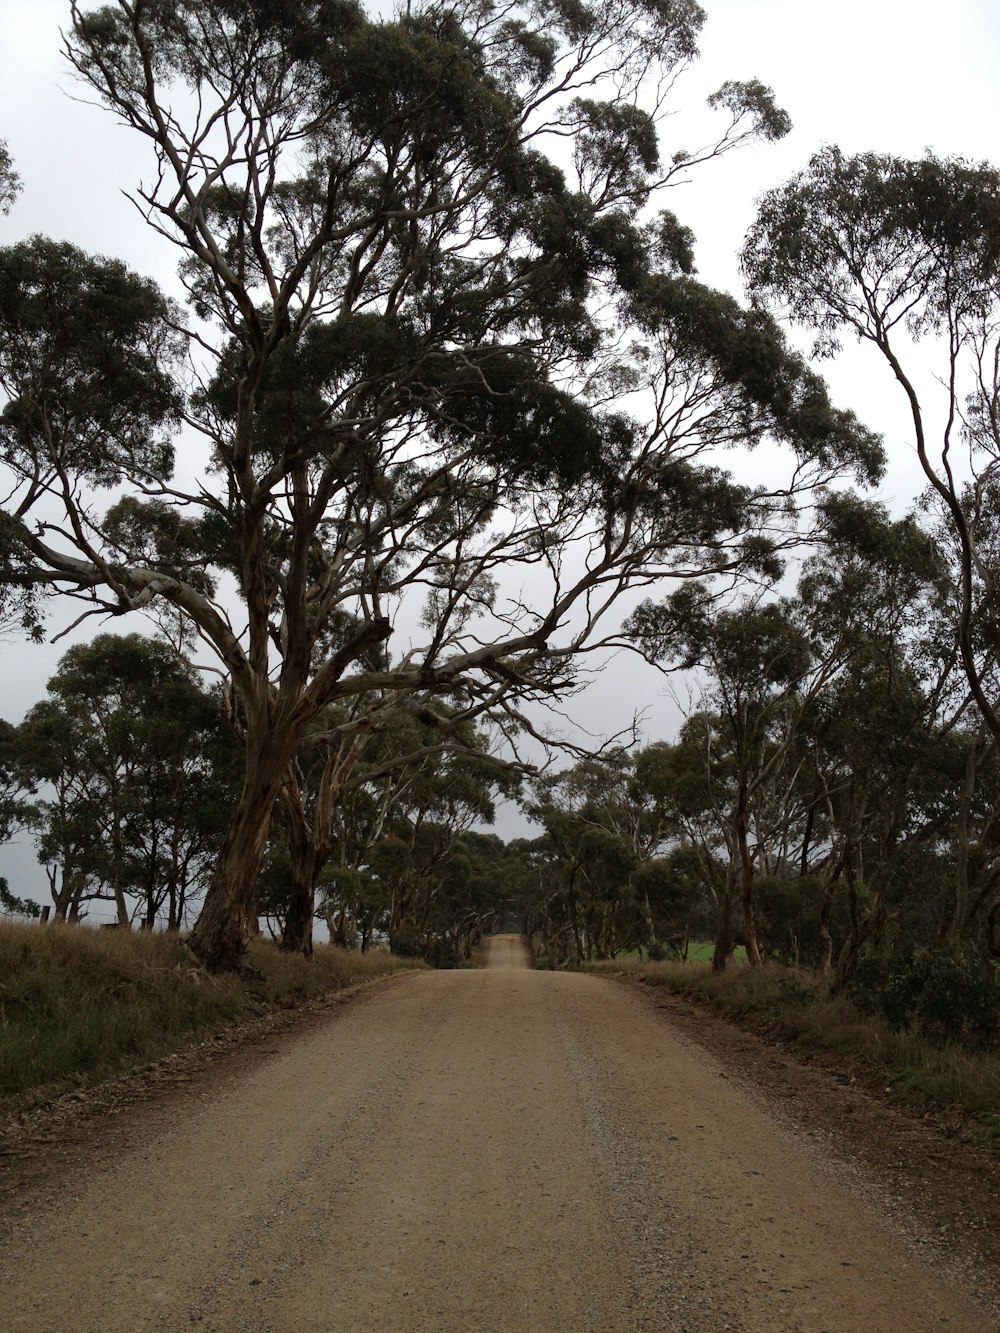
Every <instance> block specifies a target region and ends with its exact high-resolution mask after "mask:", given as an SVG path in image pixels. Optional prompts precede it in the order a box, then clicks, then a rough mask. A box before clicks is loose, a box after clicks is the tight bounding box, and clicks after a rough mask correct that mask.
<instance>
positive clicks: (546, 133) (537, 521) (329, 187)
mask: <svg viewBox="0 0 1000 1333" xmlns="http://www.w3.org/2000/svg"><path fill="white" fill-rule="evenodd" d="M71 12H72V26H71V28H70V31H69V33H68V36H67V41H66V49H67V55H68V57H69V59H70V61H71V62H72V64H73V66H74V67H75V69H76V71H77V73H78V74H79V76H80V78H81V79H82V81H83V83H84V85H85V86H87V87H89V89H90V90H91V91H92V92H93V93H95V94H96V95H97V97H98V98H99V99H100V100H101V101H102V102H103V103H104V104H106V105H107V106H108V107H109V108H110V109H111V111H112V112H113V113H114V114H115V115H117V116H118V117H119V119H120V120H122V121H123V122H124V123H125V124H126V125H127V126H129V127H130V128H131V129H132V130H134V131H135V132H136V133H137V134H139V135H141V136H143V137H144V138H145V139H146V140H147V141H148V144H149V150H150V171H149V175H148V178H147V179H146V181H145V183H144V184H143V185H141V186H139V187H138V188H137V190H136V192H135V196H134V198H135V202H136V203H137V205H138V206H139V208H140V209H141V210H142V211H143V212H144V214H145V216H146V218H147V220H148V222H149V224H150V226H151V227H152V228H153V229H155V230H156V231H157V232H159V233H161V234H162V235H163V236H165V237H167V238H168V239H169V240H170V241H171V242H173V243H174V244H175V245H176V246H177V248H178V253H179V257H180V272H181V276H182V280H183V283H184V288H185V292H186V297H185V301H186V308H185V309H183V310H182V309H180V308H178V307H176V306H175V305H173V304H171V303H170V302H168V301H166V300H165V299H164V298H163V296H162V295H160V293H159V292H157V291H156V290H155V289H154V288H153V287H152V285H151V284H149V283H148V282H146V281H144V280H143V279H141V278H139V277H137V276H136V275H134V274H131V273H129V272H127V271H126V270H125V269H124V267H123V266H122V265H120V264H118V263H116V262H115V261H113V260H106V259H92V258H90V257H88V256H86V255H83V254H81V253H80V252H78V251H75V250H73V249H72V248H71V247H69V246H66V245H56V244H53V243H51V242H47V241H43V240H37V239H36V240H34V241H31V242H26V243H25V244H23V245H21V246H15V247H13V248H12V249H11V250H8V251H6V252H4V253H3V254H0V312H2V314H0V388H2V390H3V392H4V394H5V395H6V399H7V405H6V407H5V408H4V412H3V418H2V425H0V448H2V454H3V459H4V461H5V464H6V466H7V468H8V469H9V471H10V473H11V481H10V485H9V486H8V491H9V493H10V495H11V499H10V502H9V505H8V510H9V514H10V520H9V521H10V522H11V523H12V524H13V532H14V535H15V538H16V540H13V541H12V542H11V543H10V547H11V549H10V554H9V556H8V559H7V566H8V568H7V570H6V573H7V575H8V576H9V577H18V578H20V579H22V580H23V581H27V582H30V581H31V580H40V581H43V582H48V583H50V584H54V585H55V586H57V587H60V588H62V589H64V590H69V591H71V592H72V593H74V594H75V595H77V596H82V597H83V598H84V599H85V600H86V601H87V602H88V604H89V605H88V608H87V609H88V610H92V611H95V612H98V613H102V614H104V613H111V614H120V613H125V612H130V611H134V610H141V609H154V610H155V609H156V608H157V607H164V608H166V609H168V610H170V611H171V613H172V614H176V613H180V615H181V617H182V618H183V619H184V620H185V621H186V622H187V624H188V625H189V626H192V627H193V628H194V630H195V631H196V633H197V635H198V636H199V638H200V639H201V641H202V643H203V644H204V645H205V646H206V647H207V648H208V649H210V650H211V651H212V652H213V653H214V654H215V656H216V657H217V659H218V661H219V663H221V666H222V669H223V671H224V673H225V675H226V676H227V678H228V681H229V691H230V698H231V707H232V714H233V719H234V722H235V724H236V725H237V726H238V728H239V730H240V731H241V733H242V735H243V738H244V742H245V751H246V771H245V782H244V786H243V791H242V794H241V796H240V798H239V801H238V803H237V805H236V808H235V810H234V814H233V818H232V821H231V824H230V828H229V831H228V834H227V836H226V838H225V840H224V843H223V846H222V849H221V853H220V857H219V861H218V866H217V869H216V874H215V878H214V881H213V884H212V887H211V889H210V891H209V893H208V895H207V897H206V900H205V905H204V909H203V911H202V914H201V917H200V919H199V921H198V923H197V925H196V928H195V930H194V933H193V935H192V941H191V942H192V946H193V947H194V949H195V950H196V951H197V952H198V954H199V955H200V956H201V957H202V958H203V959H204V960H205V961H206V962H207V963H208V964H209V965H211V966H213V967H231V966H235V965H237V964H238V962H239V960H240V957H241V955H242V950H243V944H244V936H245V932H246V929H247V926H248V918H249V914H250V913H251V911H252V904H253V892H254V882H255V879H256V875H257V870H258V867H259V864H260V859H261V856H262V854H263V849H264V846H265V843H266V839H267V833H268V826H269V823H270V819H271V814H272V810H273V807H274V804H275V800H276V798H277V797H278V795H279V792H280V789H281V786H282V783H283V782H284V781H285V777H286V774H287V773H288V771H289V765H290V763H291V762H292V761H293V760H294V758H295V756H296V754H297V753H298V752H299V751H300V750H301V749H302V747H303V746H305V745H314V744H318V743H323V742H322V741H321V740H319V739H318V737H317V734H316V731H315V728H313V729H312V730H310V724H311V723H312V722H313V721H314V720H315V719H316V718H318V717H319V716H320V715H321V714H322V713H323V711H324V710H325V709H327V708H328V707H329V706H330V705H331V704H336V703H338V702H343V701H345V700H348V701H355V700H358V699H363V700H365V704H364V707H363V708H352V709H349V710H348V712H347V715H346V716H345V717H344V718H343V720H342V722H341V723H340V724H339V734H337V735H332V736H330V737H328V743H329V745H330V746H331V748H332V749H333V748H335V749H337V752H338V753H340V752H341V751H340V749H339V745H340V740H341V739H342V738H343V737H347V738H348V739H349V738H350V737H353V736H355V735H357V736H362V735H364V734H365V733H366V732H368V731H370V730H378V729H379V728H382V727H384V726H386V725H387V724H388V720H389V718H390V717H391V716H392V715H393V714H398V713H400V712H406V711H412V712H416V713H418V714H419V715H420V716H421V717H425V716H429V714H427V712H426V710H425V704H426V703H427V700H428V699H429V698H432V697H434V696H439V697H441V698H443V699H444V700H446V702H447V705H448V706H447V708H445V709H439V710H437V711H436V712H435V713H434V717H435V718H436V719H437V722H436V725H437V726H438V727H439V729H440V731H441V733H442V735H443V736H447V734H448V731H449V727H451V726H452V725H454V726H455V727H459V726H464V725H466V724H467V723H469V722H470V721H473V720H476V719H485V718H492V719H493V720H494V721H495V722H496V723H497V724H498V725H499V726H501V728H503V727H504V726H509V727H510V728H516V727H522V726H524V725H525V722H524V712H523V705H524V702H525V701H526V700H539V699H542V700H545V699H551V698H553V697H556V696H558V695H560V694H561V693H563V692H564V691H565V690H567V689H568V688H569V687H571V685H572V683H573V678H574V666H573V663H574V659H575V657H576V655H577V654H578V653H579V652H580V651H581V650H582V649H584V648H586V647H594V646H595V645H598V644H599V643H600V642H601V640H602V638H603V637H604V636H605V635H606V634H609V633H611V632H612V631H613V628H614V625H613V619H612V618H611V615H610V613H611V610H612V607H613V604H614V602H615V600H616V598H617V597H618V596H619V595H620V594H621V593H622V592H623V590H625V589H628V588H629V587H631V586H634V585H636V584H643V583H645V582H647V581H648V580H650V579H654V578H660V577H662V576H667V575H676V576H691V575H699V574H705V573H717V572H731V573H738V572H739V571H741V570H742V569H744V568H746V567H748V566H756V565H760V564H761V563H762V562H764V563H769V564H771V563H773V558H774V553H775V550H776V548H778V547H780V546H781V545H782V543H783V542H785V541H787V540H789V529H790V525H791V524H792V516H791V512H790V511H791V508H792V506H791V504H790V499H789V497H790V495H792V494H794V493H795V492H797V491H806V492H808V491H810V490H811V489H812V488H815V487H816V486H819V485H822V484H823V483H824V482H826V481H827V480H829V479H830V478H831V477H832V476H834V475H836V474H838V473H839V472H841V471H842V470H843V469H844V468H848V469H851V470H853V471H855V472H856V473H857V474H858V475H859V476H861V477H863V478H865V479H868V478H870V477H871V476H872V475H873V474H874V473H875V472H876V471H877V469H878V466H879V460H880V451H879V446H878V442H877V441H876V440H875V439H874V438H873V437H872V436H871V435H870V434H868V433H867V432H865V431H864V430H862V429H861V428H860V427H859V426H858V424H857V423H856V422H855V421H854V420H853V418H852V417H850V415H849V414H845V413H842V412H837V411H834V410H833V409H832V408H831V406H830V404H829V402H828V400H827V397H826V393H825V390H824V389H823V386H822V383H821V381H820V380H819V379H818V378H817V377H816V376H815V375H814V374H813V373H812V372H810V371H809V369H808V368H807V367H806V366H805V364H804V363H803V362H802V361H801V360H800V359H799V358H798V357H796V356H795V355H793V354H792V353H791V352H790V351H789V350H788V348H787V347H786V344H785V342H784V340H783V338H782V336H781V335H780V333H779V332H778V331H777V329H776V327H775V326H774V325H773V323H772V322H771V321H770V319H769V318H767V317H765V316H763V315H760V314H757V313H747V312H745V311H744V310H743V309H741V308H740V307H739V306H738V304H737V303H736V302H734V301H732V300H730V299H729V298H726V297H722V296H720V295H719V294H717V293H715V292H712V291H710V290H709V289H707V288H705V287H704V286H703V285H701V284H699V283H698V282H697V281H695V279H694V278H693V277H692V276H691V270H692V260H691V248H690V240H691V238H690V236H689V234H688V233H687V232H686V230H685V229H684V228H683V227H682V226H681V225H680V223H679V222H678V221H677V219H676V218H675V217H674V216H673V215H672V214H670V213H668V212H662V211H657V209H658V207H659V206H660V205H659V203H658V198H659V196H660V194H661V193H662V191H663V189H664V188H665V187H666V186H667V185H668V184H669V183H670V182H671V181H672V180H674V179H676V178H677V177H678V176H679V175H682V174H686V173H687V172H689V171H690V169H691V168H692V167H693V166H694V165H696V164H697V163H698V162H699V161H703V160H705V159H706V158H709V157H712V156H715V155H717V154H719V153H721V152H725V151H727V150H728V149H730V148H732V147H734V146H736V145H737V144H739V143H740V142H741V141H743V140H744V139H747V138H749V137H752V136H763V137H764V138H774V137H776V136H778V135H780V134H781V133H783V132H784V130H785V129H786V128H787V118H786V117H785V116H784V115H783V113H782V112H780V111H779V110H778V109H777V108H776V107H775V106H774V103H773V101H772V99H771V97H770V94H769V92H768V90H766V89H765V88H763V87H762V86H761V85H760V84H757V83H749V84H735V83H727V84H724V85H723V86H722V88H721V89H720V90H719V92H718V93H717V94H716V95H715V97H714V98H713V99H712V103H713V105H714V106H715V107H716V109H717V111H718V113H719V115H720V117H721V121H720V126H721V128H720V131H719V134H718V137H717V139H716V140H715V142H713V143H712V144H710V145H709V146H707V147H706V148H705V149H703V150H700V151H695V152H686V151H683V150H680V149H677V151H675V152H673V153H672V154H671V153H667V154H666V157H664V154H663V145H662V144H661V129H662V126H663V124H664V117H665V114H666V112H667V110H668V107H667V102H666V96H667V93H668V92H669V91H670V89H671V88H672V87H673V82H674V79H673V76H674V75H675V74H676V73H677V72H678V70H679V69H681V68H682V67H683V66H684V65H685V64H686V63H687V62H688V61H690V60H691V59H692V58H693V57H694V55H695V53H696V38H697V34H698V30H699V27H700V25H701V23H702V20H703V17H704V15H703V12H702V10H701V9H700V7H699V6H698V5H697V4H695V3H693V0H614V3H611V4H605V3H601V4H597V3H593V4H591V3H581V2H577V0H574V3H566V0H541V2H540V3H537V4H533V5H527V4H524V5H522V4H517V3H515V4H503V5H496V4H492V3H490V2H489V0H485V2H483V0H474V2H473V0H459V2H458V3H453V4H444V3H433V0H425V2H423V3H419V2H418V3H412V4H411V3H407V4H406V5H405V6H402V7H401V8H400V10H399V11H398V12H397V14H396V15H395V17H393V18H391V19H381V18H375V17H372V16H370V15H369V14H368V13H366V12H365V10H364V9H363V8H362V7H361V6H360V5H359V4H357V3H355V2H354V0H214V2H213V3H211V4H204V3H202V2H201V0H197V2H196V0H118V3H115V4H110V5H106V6H104V7H103V8H100V9H88V8H87V7H86V6H85V5H84V4H81V3H76V2H75V0H74V3H72V4H71ZM676 147H677V146H676V145H675V148H676ZM182 371H183V372H184V374H185V375H186V376H187V377H188V379H187V382H185V381H184V376H183V375H182ZM764 438H772V439H777V440H781V441H784V442H785V443H787V445H788V446H789V447H790V453H791V459H792V473H791V479H789V478H788V477H782V478H780V479H777V478H776V479H775V482H774V484H773V486H767V485H761V486H748V485H742V484H738V483H737V482H736V481H735V480H733V479H732V478H731V477H729V476H728V475H727V474H726V473H725V472H723V471H722V470H720V468H719V466H718V451H719V450H720V449H722V448H729V447H733V446H737V445H738V446H753V445H754V444H755V443H757V442H758V441H760V440H762V439H764ZM177 449H182V450H183V463H184V467H183V470H182V473H181V475H182V476H183V477H185V478H188V477H190V478H193V480H189V481H180V480H173V477H174V456H175V452H176V450H177ZM101 488H104V494H105V498H104V500H103V502H102V500H101V495H102V491H101ZM108 488H113V489H114V495H113V496H112V499H113V500H114V503H112V504H111V506H110V508H107V507H106V506H107V496H106V492H107V490H108ZM122 491H124V494H122ZM217 589H218V590H219V591H217ZM417 603H422V607H421V606H418V605H416V604H417ZM345 614H346V615H347V617H349V621H350V624H351V625H352V630H351V632H350V633H349V634H347V635H346V636H343V637H341V638H340V639H339V640H338V641H336V642H335V643H333V644H332V646H331V639H330V635H329V633H328V630H329V626H330V623H331V620H332V619H334V618H336V617H343V616H344V615H345ZM393 635H394V638H393V643H392V652H391V653H390V652H388V651H386V652H385V653H383V654H382V655H381V657H379V654H378V653H376V652H375V650H376V649H379V648H380V647H383V646H384V645H386V643H387V641H388V640H389V639H390V636H393ZM376 658H379V660H375V659H376Z"/></svg>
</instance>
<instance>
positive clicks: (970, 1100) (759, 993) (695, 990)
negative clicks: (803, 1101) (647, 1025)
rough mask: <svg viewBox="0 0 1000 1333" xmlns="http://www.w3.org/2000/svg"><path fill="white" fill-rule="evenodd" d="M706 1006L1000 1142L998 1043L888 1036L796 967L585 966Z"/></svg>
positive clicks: (883, 1025) (873, 1019)
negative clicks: (858, 1069)
mask: <svg viewBox="0 0 1000 1333" xmlns="http://www.w3.org/2000/svg"><path fill="white" fill-rule="evenodd" d="M586 970H588V971H595V972H599V973H604V974H606V975H609V974H617V975H619V976H623V977H625V978H627V979H630V980H633V981H636V982H640V983H642V984H644V985H648V986H662V987H664V988H666V989H667V990H669V991H672V992H674V993H677V994H682V995H686V996H689V997H695V998H698V999H701V1000H703V1001H708V1002H709V1003H710V1004H711V1005H712V1006H713V1008H715V1009H716V1010H718V1012H719V1013H721V1014H723V1015H724V1016H725V1017H727V1018H730V1019H733V1020H734V1021H736V1022H743V1023H748V1024H749V1025H751V1026H753V1027H754V1029H755V1030H757V1031H760V1032H763V1033H764V1034H765V1035H766V1034H768V1033H770V1034H773V1035H776V1036H779V1037H780V1038H781V1039H782V1041H785V1042H790V1043H792V1044H793V1045H794V1046H795V1047H796V1048H797V1049H798V1050H799V1051H801V1052H813V1053H821V1054H824V1055H827V1056H829V1057H830V1058H832V1059H833V1060H834V1061H836V1060H837V1059H838V1058H840V1059H847V1060H850V1061H857V1062H861V1063H862V1064H864V1065H865V1066H866V1067H867V1068H868V1069H869V1070H870V1071H871V1073H872V1076H873V1078H875V1077H877V1079H878V1082H879V1083H880V1085H882V1086H885V1087H888V1088H889V1089H890V1090H891V1092H892V1095H893V1096H895V1097H896V1098H897V1099H899V1100H900V1101H907V1102H917V1103H918V1104H920V1105H922V1106H925V1107H926V1106H929V1107H932V1108H951V1109H961V1111H962V1112H963V1113H964V1114H965V1116H966V1117H968V1118H969V1119H970V1120H971V1121H973V1122H975V1123H977V1124H978V1125H979V1128H980V1134H981V1137H983V1138H984V1139H987V1140H994V1141H1000V1046H998V1047H997V1048H995V1049H993V1050H987V1051H980V1050H970V1049H966V1048H965V1047H962V1046H959V1045H957V1044H955V1043H952V1044H949V1045H943V1046H942V1045H934V1044H932V1043H930V1042H928V1041H926V1040H924V1039H923V1038H921V1037H920V1036H918V1035H917V1034H916V1033H912V1032H893V1031H891V1030H890V1029H889V1027H888V1026H887V1025H886V1023H885V1022H884V1021H883V1020H882V1019H880V1018H878V1017H875V1016H871V1015H868V1014H862V1013H861V1012H860V1011H859V1010H858V1009H856V1008H855V1006H854V1005H853V1003H852V1002H851V1000H850V998H849V997H848V996H846V995H836V996H831V995H830V994H829V993H828V990H827V988H826V986H825V985H824V984H823V982H822V980H821V978H820V977H819V976H818V975H816V974H815V973H811V972H808V971H806V970H802V969H796V968H786V967H780V966H777V965H774V964H770V965H768V966H767V967H760V968H750V967H737V968H727V970H726V971H725V972H722V973H713V972H712V969H711V967H709V966H706V965H701V966H697V967H693V966H692V965H691V964H690V963H686V964H685V963H648V962H647V963H640V962H638V961H631V962H626V963H620V962H614V963H596V964H590V965H589V966H588V968H587V969H586Z"/></svg>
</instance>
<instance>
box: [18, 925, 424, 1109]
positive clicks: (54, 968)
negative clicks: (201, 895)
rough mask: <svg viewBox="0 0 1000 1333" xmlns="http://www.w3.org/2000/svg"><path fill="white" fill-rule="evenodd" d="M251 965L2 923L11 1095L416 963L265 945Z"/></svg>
mask: <svg viewBox="0 0 1000 1333" xmlns="http://www.w3.org/2000/svg"><path fill="white" fill-rule="evenodd" d="M247 961H248V963H250V964H251V967H250V968H248V970H247V974H246V976H245V977H235V976H224V977H213V976H209V975H207V974H206V973H204V972H202V971H201V970H200V969H199V968H197V967H195V966H194V964H193V961H192V959H191V956H190V954H189V953H188V952H187V950H186V949H185V947H184V944H183V941H182V940H181V939H180V938H178V937H177V936H176V935H151V934H147V933H142V934H132V933H130V932H128V931H94V930H88V929H84V928H80V927H75V928H74V927H68V926H49V927H45V928H41V927H39V926H17V925H7V924H4V925H0V1099H11V1098H18V1097H21V1096H23V1095H24V1094H26V1093H27V1092H29V1090H31V1089H38V1088H39V1087H41V1086H45V1087H48V1086H55V1087H58V1086H65V1085H68V1084H73V1083H80V1082H83V1081H91V1080H93V1079H95V1078H99V1077H101V1076H104V1075H108V1074H111V1073H114V1072H115V1071H117V1070H120V1069H122V1068H125V1067H127V1066H129V1065H134V1064H139V1063H142V1062H143V1061H146V1060H149V1059H153V1058H155V1057H156V1056H158V1055H162V1054H164V1053H165V1052H167V1051H169V1050H172V1049H175V1048H176V1047H178V1046H180V1045H183V1044H184V1042H186V1041H189V1040H192V1039H194V1038H196V1037H198V1036H201V1035H204V1034H205V1033H207V1032H210V1031H212V1030H217V1029H219V1028H222V1027H225V1026H226V1025H228V1024H229V1023H232V1022H233V1021H234V1020H236V1019H239V1018H245V1017H249V1016H251V1015H253V1014H255V1013H260V1012H262V1011H264V1010H266V1009H268V1008H271V1007H274V1006H290V1005H293V1004H296V1003H299V1002H301V1001H302V1000H305V999H308V998H310V997H312V996H317V995H321V994H324V993H327V992H329V991H332V990H336V989H340V988H342V987H345V986H348V985H351V984H353V983H355V982H357V981H361V980H364V979H365V978H369V977H374V976H378V975H382V974H384V973H386V972H388V971H390V970H393V969H394V968H397V967H399V966H406V965H407V962H405V961H404V960H401V959H395V958H391V957H390V956H389V955H388V954H386V953H377V954H376V953H370V954H359V953H348V952H346V951H344V950H340V949H334V948H331V947H329V946H320V947H318V948H317V950H316V955H315V957H314V959H313V961H312V962H311V963H310V962H308V961H307V960H306V959H305V958H302V957H300V956H297V955H293V954H286V953H283V952H282V951H281V950H280V949H278V948H276V947H275V946H274V945H273V944H271V943H270V942H268V941H263V940H256V941H253V942H252V943H251V945H250V948H249V950H248V954H247ZM408 965H409V966H413V965H414V964H413V963H412V962H409V964H408Z"/></svg>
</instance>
